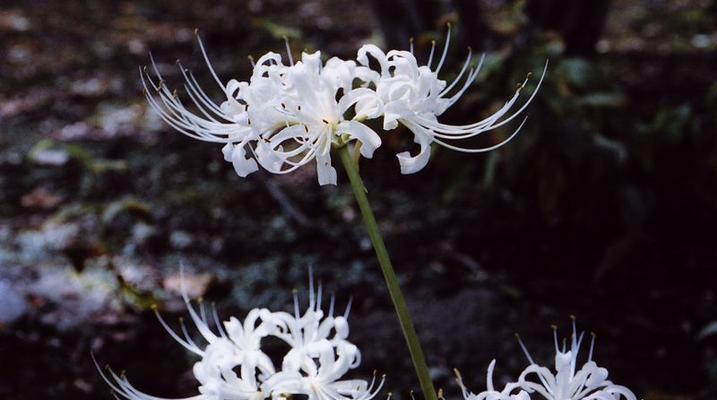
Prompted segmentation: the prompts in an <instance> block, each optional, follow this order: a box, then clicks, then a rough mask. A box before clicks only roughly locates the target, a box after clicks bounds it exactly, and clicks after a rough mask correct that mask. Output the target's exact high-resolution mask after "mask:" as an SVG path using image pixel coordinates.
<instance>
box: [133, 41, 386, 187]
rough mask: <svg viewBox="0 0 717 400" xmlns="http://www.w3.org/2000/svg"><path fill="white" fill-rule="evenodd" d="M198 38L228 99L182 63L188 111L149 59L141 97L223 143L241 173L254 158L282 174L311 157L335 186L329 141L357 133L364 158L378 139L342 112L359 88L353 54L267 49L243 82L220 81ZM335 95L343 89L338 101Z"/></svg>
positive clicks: (193, 131) (189, 130)
mask: <svg viewBox="0 0 717 400" xmlns="http://www.w3.org/2000/svg"><path fill="white" fill-rule="evenodd" d="M199 44H200V48H201V50H202V53H203V55H204V58H205V61H206V62H207V65H208V66H209V70H210V71H211V74H212V76H213V77H214V79H215V80H216V82H217V84H218V85H219V87H220V89H221V90H222V91H223V92H224V94H225V96H226V101H224V102H223V103H222V104H221V105H217V104H216V103H215V102H213V101H212V100H211V99H210V97H209V96H208V95H207V94H206V93H205V92H204V91H203V90H202V89H201V88H200V87H199V85H198V84H197V81H196V79H195V78H194V76H193V75H192V74H191V72H189V71H187V70H185V69H184V68H182V67H181V65H180V69H181V71H182V74H183V76H184V78H185V81H186V84H185V89H186V91H187V94H188V95H189V98H190V100H191V101H192V103H193V104H194V106H195V108H196V109H197V110H198V113H194V112H192V111H190V110H188V109H187V108H186V107H185V106H184V104H183V103H182V101H181V100H180V99H179V98H178V96H177V95H176V93H173V92H171V91H170V90H169V89H168V88H167V87H166V85H165V84H164V80H163V78H162V76H161V74H160V72H159V69H158V68H157V67H156V65H155V64H154V61H152V66H153V68H152V70H153V71H154V73H155V75H157V77H158V78H159V82H155V81H154V80H153V79H152V77H151V76H150V74H149V70H148V69H146V68H145V69H144V70H143V72H144V73H142V74H141V79H142V84H143V86H144V88H145V96H146V97H147V100H148V102H149V104H150V105H151V106H152V108H153V109H154V110H155V111H156V112H157V113H158V114H159V115H160V116H161V117H162V119H163V120H164V121H165V122H167V123H168V124H169V125H171V126H172V127H174V128H175V129H177V130H178V131H180V132H182V133H184V134H185V135H187V136H189V137H192V138H194V139H199V140H203V141H208V142H214V143H223V144H224V147H223V149H222V153H223V154H224V158H225V160H226V161H229V162H231V163H232V164H233V165H234V169H235V170H236V172H237V174H238V175H239V176H241V177H246V176H247V175H249V174H250V173H252V172H254V171H256V170H257V169H258V165H257V161H258V162H259V164H261V165H262V166H263V167H264V168H265V169H267V170H269V171H270V172H273V173H277V174H284V173H288V172H292V171H294V170H296V169H297V168H299V167H301V166H303V165H305V164H308V163H309V162H311V161H313V160H314V159H315V160H316V163H317V174H318V179H319V183H320V184H321V185H326V184H333V185H335V184H336V171H335V170H334V168H333V167H332V166H331V156H330V151H331V148H332V145H337V144H341V145H343V144H345V143H347V142H349V141H353V140H358V141H359V142H361V144H362V146H361V154H362V155H363V156H364V157H366V158H371V157H372V155H373V152H374V151H375V150H376V148H378V147H379V146H380V145H381V139H380V137H379V136H378V134H376V132H374V131H373V130H372V129H370V128H369V127H367V126H366V125H364V124H362V123H361V122H360V118H357V117H361V116H360V115H356V117H354V118H352V119H348V120H347V119H345V118H344V115H345V114H346V113H347V111H349V109H350V108H351V107H352V106H353V105H354V104H355V103H352V102H350V101H347V100H349V99H352V98H356V97H360V96H358V95H360V93H361V92H362V91H363V90H362V89H357V92H353V89H352V83H353V80H354V69H355V67H356V65H355V63H354V62H353V61H343V60H340V59H338V58H332V59H330V60H328V62H327V63H326V65H323V63H322V62H321V58H320V57H321V53H320V52H316V53H313V54H306V53H303V54H302V57H301V60H300V61H299V62H297V63H296V64H292V65H284V64H283V63H282V59H281V56H280V55H279V54H276V53H272V52H269V53H267V54H265V55H264V56H262V57H261V58H260V59H259V60H258V61H257V63H256V64H254V71H253V73H252V76H251V79H250V81H249V82H239V81H237V80H230V81H229V82H228V83H227V84H224V83H223V82H222V81H221V80H220V79H219V77H218V75H217V74H216V72H215V71H214V69H213V68H212V67H211V63H210V62H209V59H208V57H207V54H206V51H205V49H204V46H203V45H202V43H201V41H199ZM290 61H292V62H293V60H291V58H290ZM339 91H341V93H339ZM152 92H155V93H156V95H157V96H156V98H155V96H153V95H152ZM339 94H342V96H341V98H340V100H337V97H338V96H339ZM250 156H252V157H250Z"/></svg>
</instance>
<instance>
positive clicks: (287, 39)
mask: <svg viewBox="0 0 717 400" xmlns="http://www.w3.org/2000/svg"><path fill="white" fill-rule="evenodd" d="M283 39H284V46H285V47H286V55H287V57H289V64H291V65H294V57H293V56H292V55H291V46H289V38H288V37H287V36H286V35H284V37H283Z"/></svg>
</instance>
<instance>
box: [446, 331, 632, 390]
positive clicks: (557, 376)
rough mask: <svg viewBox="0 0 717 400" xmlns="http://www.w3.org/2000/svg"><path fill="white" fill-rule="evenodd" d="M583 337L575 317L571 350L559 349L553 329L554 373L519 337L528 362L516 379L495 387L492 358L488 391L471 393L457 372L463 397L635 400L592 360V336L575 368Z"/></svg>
mask: <svg viewBox="0 0 717 400" xmlns="http://www.w3.org/2000/svg"><path fill="white" fill-rule="evenodd" d="M583 338H584V332H581V333H580V335H578V334H577V331H576V327H575V321H574V320H573V333H572V336H571V338H570V349H567V348H566V344H565V343H563V346H562V348H561V347H560V346H559V344H558V336H557V330H556V331H554V341H555V373H553V372H552V371H551V370H550V369H549V368H547V367H544V366H541V365H538V364H536V363H535V362H534V361H533V358H532V357H531V356H530V353H529V352H528V350H527V348H526V347H525V345H524V344H523V342H522V341H520V338H519V339H518V340H519V343H520V346H521V348H522V349H523V352H524V353H525V356H526V357H527V358H528V361H529V362H530V365H529V366H528V367H526V368H525V370H523V372H522V373H521V374H520V377H519V378H518V381H517V382H511V383H508V384H506V385H505V387H504V389H503V390H501V391H498V390H496V389H495V388H494V384H493V369H494V368H495V360H493V361H492V362H491V363H490V365H489V366H488V374H487V390H485V391H483V392H481V393H478V394H473V393H470V392H469V391H468V390H467V389H466V388H465V386H464V385H463V382H462V380H461V378H460V375H458V382H459V385H460V386H461V388H462V389H463V396H464V398H465V399H466V400H529V399H530V398H531V395H532V394H534V393H537V394H539V395H540V396H541V397H542V398H544V399H546V400H620V399H625V400H636V399H637V398H636V397H635V394H634V393H632V391H631V390H630V389H628V388H626V387H625V386H621V385H616V384H614V383H612V382H611V381H609V380H608V379H607V377H608V371H607V369H605V368H602V367H598V366H597V364H596V363H595V362H594V361H593V360H592V356H593V348H594V344H595V337H594V336H593V339H592V342H591V343H590V351H589V354H588V359H587V362H586V363H585V364H583V365H582V367H580V369H579V370H577V371H576V368H577V359H578V353H579V351H580V345H581V344H582V341H583Z"/></svg>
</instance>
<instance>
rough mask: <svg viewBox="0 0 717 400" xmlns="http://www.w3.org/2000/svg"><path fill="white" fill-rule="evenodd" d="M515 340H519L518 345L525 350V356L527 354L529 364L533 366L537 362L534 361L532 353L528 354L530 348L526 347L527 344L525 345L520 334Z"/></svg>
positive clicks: (516, 335)
mask: <svg viewBox="0 0 717 400" xmlns="http://www.w3.org/2000/svg"><path fill="white" fill-rule="evenodd" d="M515 338H516V339H517V340H518V344H519V345H520V348H521V349H522V350H523V354H525V357H526V358H527V359H528V362H530V363H531V364H535V361H533V357H531V356H530V353H529V352H528V348H527V347H525V344H524V343H523V340H522V339H521V338H520V335H519V334H517V333H516V334H515Z"/></svg>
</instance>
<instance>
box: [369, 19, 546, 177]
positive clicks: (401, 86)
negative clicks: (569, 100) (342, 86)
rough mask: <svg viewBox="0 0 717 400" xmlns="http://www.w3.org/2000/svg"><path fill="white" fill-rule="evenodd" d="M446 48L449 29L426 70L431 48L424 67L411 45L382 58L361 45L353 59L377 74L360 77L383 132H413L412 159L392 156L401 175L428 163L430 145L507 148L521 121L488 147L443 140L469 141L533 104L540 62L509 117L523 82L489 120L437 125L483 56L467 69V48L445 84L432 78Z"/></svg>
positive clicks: (463, 149) (405, 154) (475, 150)
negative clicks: (531, 86) (370, 91)
mask: <svg viewBox="0 0 717 400" xmlns="http://www.w3.org/2000/svg"><path fill="white" fill-rule="evenodd" d="M449 44H450V30H449V32H448V35H447V36H446V43H445V46H444V48H443V53H442V55H441V58H440V60H439V61H438V63H437V64H436V66H435V69H434V67H433V66H432V64H433V55H434V50H435V43H434V46H433V47H432V48H431V53H430V56H429V59H428V62H427V64H426V65H420V66H419V64H418V61H417V60H416V58H415V56H414V54H413V46H411V50H410V51H402V50H391V51H389V52H388V53H384V52H383V51H382V50H381V49H379V48H378V47H376V46H374V45H372V44H367V45H364V46H363V47H361V48H360V49H359V51H358V55H357V60H358V62H359V64H361V65H362V66H363V67H365V68H368V66H369V56H371V57H372V58H374V59H375V60H376V61H377V62H378V65H379V67H380V71H379V72H378V73H374V74H370V73H367V72H364V76H365V77H366V78H367V79H368V80H369V81H370V82H371V83H372V84H373V85H374V86H375V88H376V97H377V99H376V102H378V103H379V104H380V105H379V107H380V108H381V110H382V115H383V128H384V130H392V129H395V128H396V127H397V126H398V124H399V123H400V124H401V125H404V126H405V127H406V128H407V129H409V130H410V131H411V132H413V135H414V142H415V143H416V144H418V145H419V147H420V149H419V151H418V154H416V155H414V156H412V155H411V154H410V153H409V152H402V153H399V154H397V155H396V157H397V158H398V161H399V164H400V167H401V172H402V173H403V174H412V173H415V172H418V171H420V170H421V169H423V168H424V167H425V166H426V164H427V163H428V160H429V158H430V147H431V144H432V143H437V144H439V145H441V146H443V147H446V148H449V149H452V150H456V151H461V152H465V153H482V152H487V151H491V150H494V149H496V148H498V147H500V146H502V145H504V144H506V143H508V142H509V141H510V140H511V139H513V138H514V137H515V135H517V134H518V132H519V131H520V128H522V126H523V124H524V123H525V119H523V122H521V124H520V125H519V126H518V128H517V129H516V130H515V131H514V132H513V134H511V135H510V136H509V137H508V138H507V139H505V140H503V141H502V142H500V143H498V144H496V145H493V146H489V147H479V148H469V147H461V146H457V145H455V144H450V143H448V141H452V140H463V139H469V138H472V137H475V136H477V135H480V134H481V133H484V132H488V131H491V130H493V129H496V128H499V127H502V126H504V125H506V124H507V123H509V122H510V121H512V120H513V119H514V118H516V117H517V116H518V115H520V114H521V113H522V112H523V111H524V110H525V109H526V108H527V106H528V105H529V104H530V102H531V101H532V100H533V98H534V97H535V95H536V94H537V92H538V89H539V88H540V85H541V84H542V82H543V78H544V77H545V73H546V71H547V68H548V64H547V62H546V64H545V68H544V70H543V74H542V75H541V77H540V80H539V81H538V84H537V86H536V88H535V90H534V91H533V94H532V95H531V96H530V97H529V98H528V100H527V101H525V103H524V104H523V105H522V106H521V107H520V108H518V109H517V110H515V111H513V113H512V114H508V113H509V112H510V111H511V110H512V109H513V106H515V104H516V102H517V100H518V98H519V96H520V91H521V89H522V88H523V87H524V86H525V84H526V83H527V80H528V78H526V80H525V81H524V82H523V83H522V84H521V85H520V86H519V87H518V89H517V90H516V92H515V94H514V95H513V97H512V98H511V99H510V100H508V101H507V102H506V103H505V104H504V105H503V107H501V108H500V109H499V110H498V111H496V112H495V113H494V114H493V115H491V116H489V117H487V118H485V119H483V120H481V121H477V122H474V123H471V124H466V125H449V124H443V123H441V122H439V121H438V117H439V116H440V115H441V114H443V113H444V112H445V111H446V110H447V109H448V108H450V107H451V106H452V105H453V104H455V103H456V102H457V101H458V100H459V99H460V98H461V96H462V95H463V93H465V91H466V90H467V89H468V88H469V87H470V86H471V84H472V83H473V82H474V81H475V79H476V77H477V76H478V73H479V72H480V69H481V66H482V64H483V59H484V57H481V59H480V61H479V63H478V65H477V66H476V67H475V68H473V67H471V60H472V54H471V51H470V49H469V52H468V56H467V57H466V60H465V62H464V63H463V67H462V68H461V70H460V72H459V73H458V76H456V78H455V79H454V80H453V82H451V83H450V84H448V83H447V82H446V81H444V80H441V79H439V78H438V74H439V72H440V71H441V68H442V67H443V63H444V61H445V59H446V55H447V53H448V48H449ZM466 72H467V73H466ZM461 82H462V83H461Z"/></svg>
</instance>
